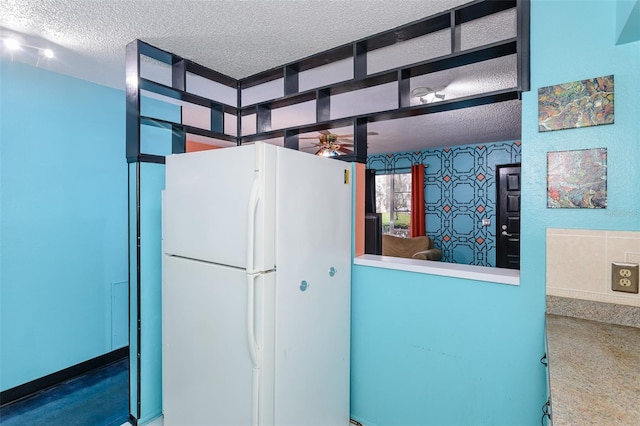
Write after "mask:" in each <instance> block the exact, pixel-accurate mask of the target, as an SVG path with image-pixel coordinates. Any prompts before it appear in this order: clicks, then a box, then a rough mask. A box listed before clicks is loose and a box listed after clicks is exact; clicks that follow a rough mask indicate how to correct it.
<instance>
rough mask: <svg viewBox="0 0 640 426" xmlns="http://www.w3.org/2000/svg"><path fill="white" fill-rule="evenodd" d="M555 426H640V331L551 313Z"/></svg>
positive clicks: (549, 326) (548, 315)
mask: <svg viewBox="0 0 640 426" xmlns="http://www.w3.org/2000/svg"><path fill="white" fill-rule="evenodd" d="M547 345H548V347H547V351H548V360H549V376H550V380H549V382H550V390H551V413H552V420H553V425H554V426H565V425H567V426H569V425H570V426H575V425H607V426H615V425H640V328H636V327H630V326H622V325H616V324H608V323H603V322H596V321H591V320H586V319H581V318H573V317H567V316H560V315H555V314H549V313H548V314H547Z"/></svg>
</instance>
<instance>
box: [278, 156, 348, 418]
mask: <svg viewBox="0 0 640 426" xmlns="http://www.w3.org/2000/svg"><path fill="white" fill-rule="evenodd" d="M350 168H351V166H350V164H348V163H344V162H341V161H337V160H332V159H324V158H318V157H315V156H311V155H304V154H300V153H297V152H294V151H290V150H284V149H283V150H279V151H278V187H277V202H276V217H277V222H276V223H277V225H276V226H277V229H278V233H277V236H276V241H277V245H276V247H277V261H276V263H277V266H276V267H277V271H278V272H277V276H276V306H277V310H276V348H275V357H276V373H277V374H276V386H275V393H276V394H275V400H276V406H275V423H276V424H280V425H298V426H306V425H318V426H320V425H322V426H329V425H342V426H345V425H348V423H349V373H350V370H349V357H350V351H349V347H350V295H351V235H352V232H351V220H352V217H351V191H352V186H351V184H350V183H345V170H350ZM331 268H333V270H332V269H331ZM332 271H333V273H332ZM305 284H306V285H305Z"/></svg>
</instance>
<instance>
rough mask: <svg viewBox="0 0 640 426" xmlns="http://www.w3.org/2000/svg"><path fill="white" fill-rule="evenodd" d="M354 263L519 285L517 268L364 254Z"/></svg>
mask: <svg viewBox="0 0 640 426" xmlns="http://www.w3.org/2000/svg"><path fill="white" fill-rule="evenodd" d="M353 263H354V265H361V266H371V267H374V268H384V269H395V270H397V271H408V272H417V273H419V274H430V275H441V276H444V277H453V278H463V279H467V280H476V281H486V282H491V283H498V284H509V285H520V271H518V270H517V269H506V268H491V267H488V266H475V265H461V264H458V263H445V262H434V261H429V260H417V259H403V258H399V257H389V256H376V255H373V254H365V255H363V256H359V257H356V258H355V259H354V260H353Z"/></svg>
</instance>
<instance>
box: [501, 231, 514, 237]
mask: <svg viewBox="0 0 640 426" xmlns="http://www.w3.org/2000/svg"><path fill="white" fill-rule="evenodd" d="M502 235H503V236H505V237H513V234H507V231H502Z"/></svg>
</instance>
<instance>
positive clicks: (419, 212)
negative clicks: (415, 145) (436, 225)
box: [409, 164, 427, 237]
mask: <svg viewBox="0 0 640 426" xmlns="http://www.w3.org/2000/svg"><path fill="white" fill-rule="evenodd" d="M426 234H427V230H426V229H425V224H424V164H417V165H414V166H411V225H410V227H409V236H411V237H420V236H422V235H426Z"/></svg>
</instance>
